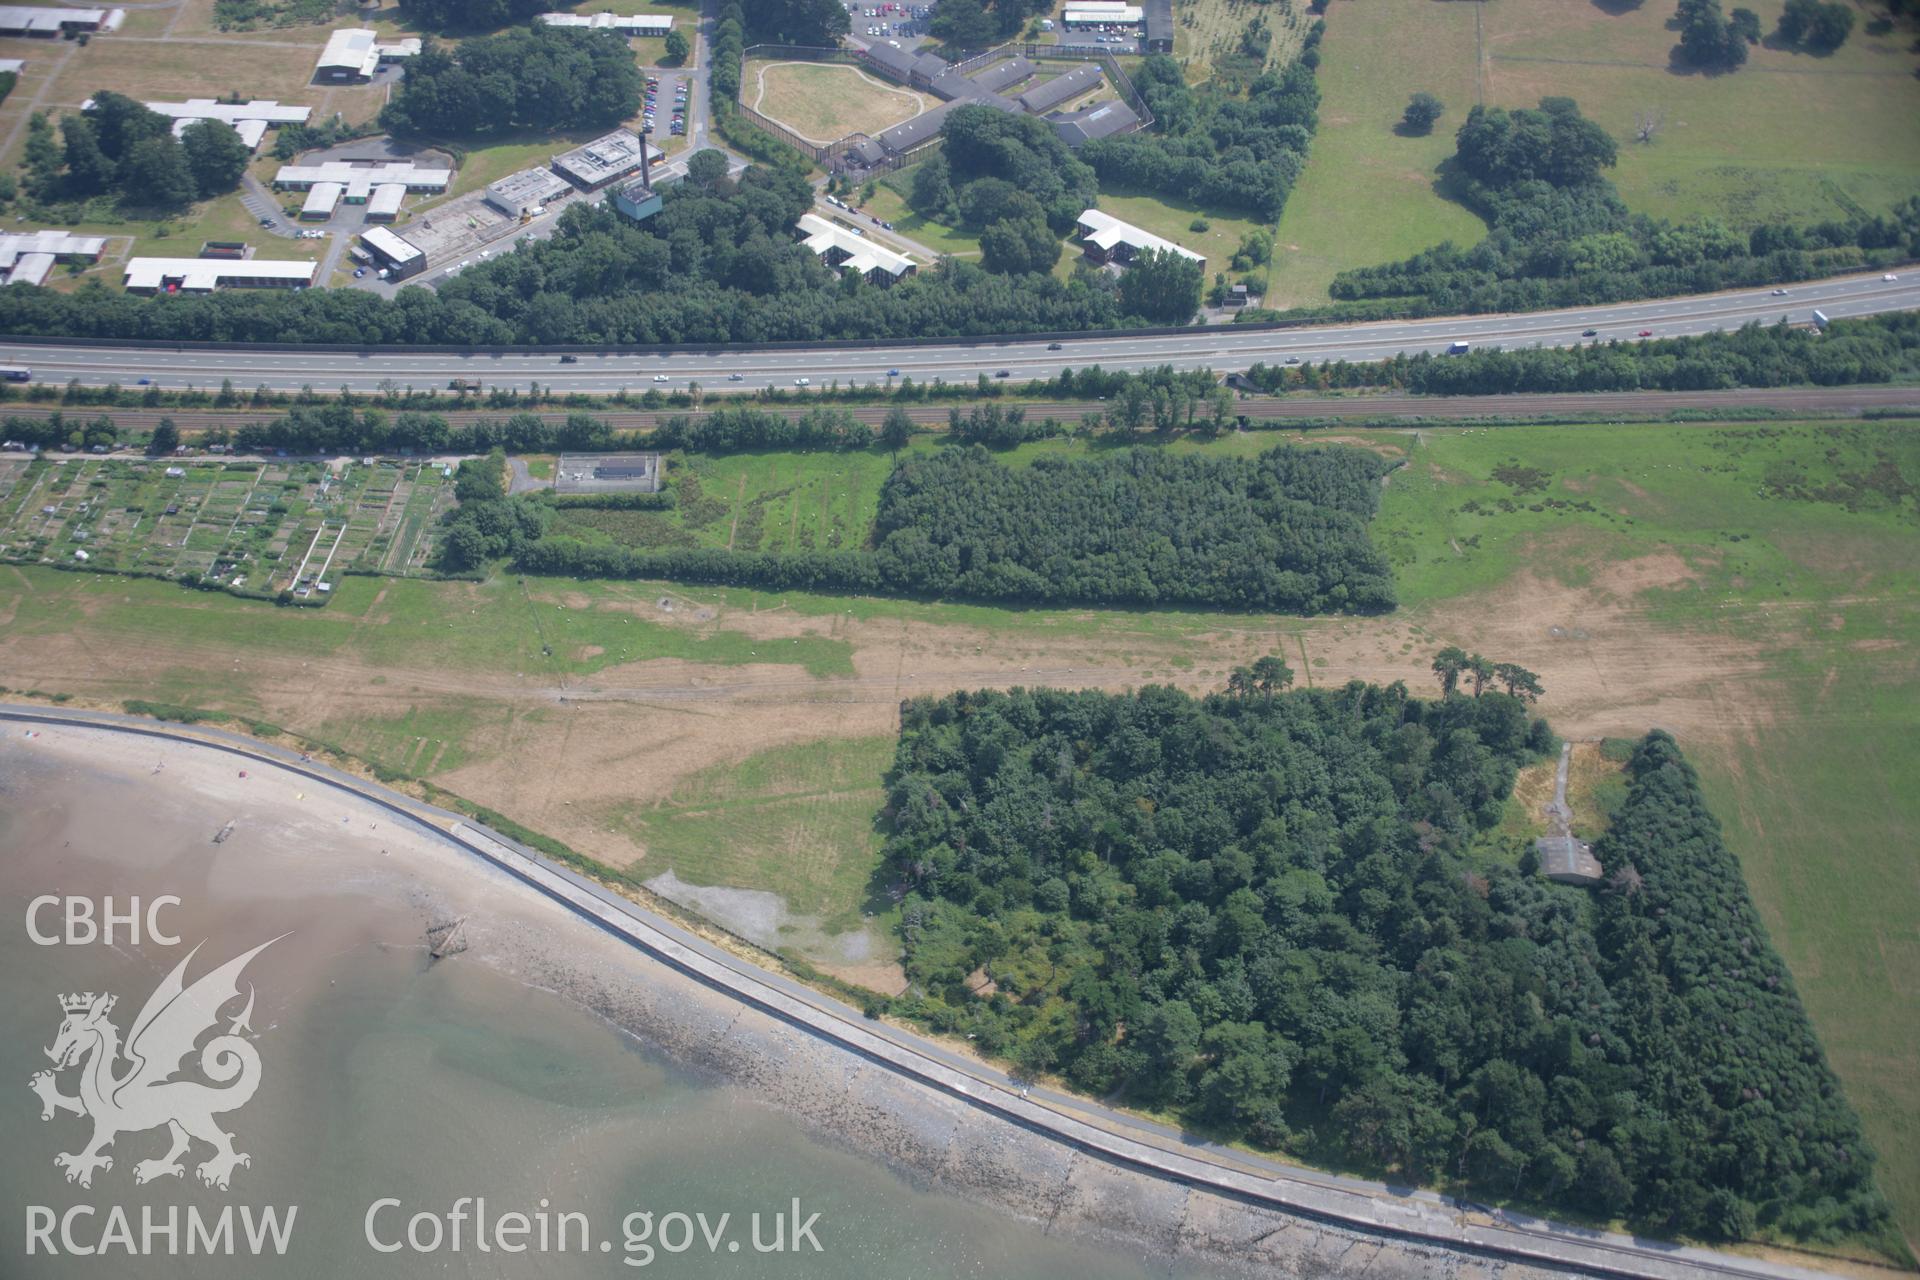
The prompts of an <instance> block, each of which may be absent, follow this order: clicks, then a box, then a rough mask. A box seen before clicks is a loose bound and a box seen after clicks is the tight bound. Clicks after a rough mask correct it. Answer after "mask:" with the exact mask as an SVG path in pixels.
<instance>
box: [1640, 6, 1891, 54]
mask: <svg viewBox="0 0 1920 1280" xmlns="http://www.w3.org/2000/svg"><path fill="white" fill-rule="evenodd" d="M1674 20H1675V22H1676V23H1677V24H1678V25H1679V28H1680V45H1679V48H1678V54H1679V57H1680V58H1681V60H1682V61H1685V62H1688V63H1690V64H1692V65H1693V66H1696V67H1701V68H1704V69H1706V70H1709V71H1735V70H1738V69H1739V68H1740V67H1742V66H1745V65H1746V61H1747V51H1748V48H1749V47H1750V46H1752V45H1757V44H1759V43H1760V39H1761V28H1760V15H1759V14H1757V13H1755V12H1754V11H1753V10H1752V9H1735V10H1733V12H1731V13H1723V12H1722V11H1721V9H1720V0H1680V7H1679V9H1678V10H1677V11H1676V13H1675V16H1674ZM1853 21H1854V11H1853V6H1852V5H1850V4H1846V3H1844V2H1843V0H1831V2H1828V3H1823V2H1822V0H1787V5H1786V9H1785V10H1784V11H1783V12H1782V13H1781V15H1780V23H1779V26H1778V27H1777V28H1776V30H1775V34H1776V35H1777V36H1778V38H1779V43H1780V44H1781V45H1782V46H1784V47H1786V48H1789V49H1800V50H1804V51H1806V52H1808V53H1817V54H1827V53H1832V52H1833V51H1834V50H1835V49H1838V48H1839V47H1840V46H1841V45H1843V44H1845V43H1846V42H1847V37H1848V36H1849V35H1851V34H1853Z"/></svg>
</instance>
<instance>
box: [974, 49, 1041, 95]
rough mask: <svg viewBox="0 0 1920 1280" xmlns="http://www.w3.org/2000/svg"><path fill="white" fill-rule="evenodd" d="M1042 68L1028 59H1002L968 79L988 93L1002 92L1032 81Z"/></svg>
mask: <svg viewBox="0 0 1920 1280" xmlns="http://www.w3.org/2000/svg"><path fill="white" fill-rule="evenodd" d="M1039 70H1040V68H1039V67H1036V66H1035V65H1034V64H1033V63H1032V62H1031V61H1029V60H1028V59H1026V58H1018V57H1015V58H1002V59H1000V61H998V62H996V63H994V64H993V65H992V66H990V67H984V68H982V69H981V70H979V71H976V72H974V73H973V74H972V75H970V76H968V77H967V78H968V79H969V80H971V81H973V82H974V83H975V84H977V85H979V86H980V87H981V88H982V89H984V90H986V91H987V92H988V93H1000V92H1001V91H1003V90H1005V89H1008V88H1010V87H1012V86H1013V85H1016V84H1019V83H1020V82H1021V81H1022V80H1030V79H1032V78H1033V75H1034V73H1035V72H1037V71H1039Z"/></svg>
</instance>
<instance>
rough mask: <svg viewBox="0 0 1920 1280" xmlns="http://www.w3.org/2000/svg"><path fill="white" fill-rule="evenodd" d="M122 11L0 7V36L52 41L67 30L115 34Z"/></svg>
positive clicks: (10, 5)
mask: <svg viewBox="0 0 1920 1280" xmlns="http://www.w3.org/2000/svg"><path fill="white" fill-rule="evenodd" d="M126 20H127V11H126V10H125V9H42V8H40V7H39V6H37V5H24V4H5V5H0V36H40V37H44V38H46V39H53V38H54V37H56V36H60V35H64V34H66V33H67V32H69V31H118V30H119V29H120V24H121V23H123V22H125V21H126Z"/></svg>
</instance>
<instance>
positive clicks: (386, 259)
mask: <svg viewBox="0 0 1920 1280" xmlns="http://www.w3.org/2000/svg"><path fill="white" fill-rule="evenodd" d="M360 243H361V244H364V245H365V246H367V249H368V251H369V252H370V253H372V254H373V256H374V257H375V258H376V259H377V260H378V261H379V263H380V267H381V269H382V270H384V271H385V272H386V273H387V279H389V280H405V279H406V278H407V277H408V276H417V275H419V274H420V273H421V272H422V271H424V270H426V267H427V251H426V250H425V249H422V248H421V247H420V246H419V245H417V244H415V243H414V242H413V241H411V240H408V239H406V238H404V237H402V236H400V235H396V234H395V233H394V232H393V231H391V230H389V229H388V228H386V227H368V228H367V229H366V230H364V231H362V232H361V233H360Z"/></svg>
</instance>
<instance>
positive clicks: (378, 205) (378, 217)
mask: <svg viewBox="0 0 1920 1280" xmlns="http://www.w3.org/2000/svg"><path fill="white" fill-rule="evenodd" d="M406 198H407V189H406V188H405V187H403V186H401V185H400V184H399V183H397V182H383V183H381V184H380V185H379V186H377V187H375V188H374V189H373V194H372V195H371V196H368V197H367V221H368V222H392V221H393V220H394V219H395V218H397V217H399V216H400V205H401V203H402V202H404V201H405V200H406Z"/></svg>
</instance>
